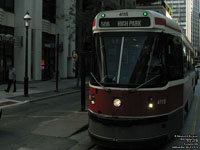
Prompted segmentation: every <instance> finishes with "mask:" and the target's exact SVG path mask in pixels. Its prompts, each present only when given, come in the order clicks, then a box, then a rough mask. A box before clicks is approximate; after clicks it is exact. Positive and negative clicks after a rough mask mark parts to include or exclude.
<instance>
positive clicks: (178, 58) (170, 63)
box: [166, 36, 183, 81]
mask: <svg viewBox="0 0 200 150" xmlns="http://www.w3.org/2000/svg"><path fill="white" fill-rule="evenodd" d="M166 65H167V72H168V79H169V81H170V80H176V79H181V78H183V52H182V42H181V39H180V38H179V37H175V36H169V37H168V44H167V48H166Z"/></svg>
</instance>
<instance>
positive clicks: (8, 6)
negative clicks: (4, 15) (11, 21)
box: [0, 0, 14, 12]
mask: <svg viewBox="0 0 200 150" xmlns="http://www.w3.org/2000/svg"><path fill="white" fill-rule="evenodd" d="M0 8H2V9H3V10H5V11H9V12H14V0H0Z"/></svg>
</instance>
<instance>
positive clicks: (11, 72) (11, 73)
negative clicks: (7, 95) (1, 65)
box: [5, 66, 16, 92]
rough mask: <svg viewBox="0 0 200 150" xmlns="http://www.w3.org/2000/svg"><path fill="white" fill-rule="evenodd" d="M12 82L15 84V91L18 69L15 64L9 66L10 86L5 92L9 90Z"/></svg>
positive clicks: (14, 90)
mask: <svg viewBox="0 0 200 150" xmlns="http://www.w3.org/2000/svg"><path fill="white" fill-rule="evenodd" d="M12 83H13V85H14V88H13V92H16V69H15V67H14V66H10V67H9V76H8V87H7V89H6V90H5V92H9V90H10V87H11V85H12Z"/></svg>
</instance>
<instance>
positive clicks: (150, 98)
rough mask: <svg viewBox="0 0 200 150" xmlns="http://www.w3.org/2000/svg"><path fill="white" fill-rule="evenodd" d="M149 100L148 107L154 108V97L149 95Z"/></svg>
mask: <svg viewBox="0 0 200 150" xmlns="http://www.w3.org/2000/svg"><path fill="white" fill-rule="evenodd" d="M148 101H149V102H148V108H150V109H152V108H153V107H154V105H153V97H149V99H148Z"/></svg>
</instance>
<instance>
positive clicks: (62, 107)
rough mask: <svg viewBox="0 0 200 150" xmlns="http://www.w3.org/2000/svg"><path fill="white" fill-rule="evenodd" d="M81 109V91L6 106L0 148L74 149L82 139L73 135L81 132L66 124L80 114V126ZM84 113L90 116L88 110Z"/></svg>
mask: <svg viewBox="0 0 200 150" xmlns="http://www.w3.org/2000/svg"><path fill="white" fill-rule="evenodd" d="M80 108H81V106H80V92H79V93H72V94H67V95H64V96H59V97H54V98H48V99H44V100H40V101H34V102H29V103H25V104H23V105H18V106H16V107H8V108H6V109H4V110H3V116H2V118H1V120H0V149H1V150H68V149H70V148H72V147H73V146H74V145H76V144H77V143H78V142H79V141H77V140H76V138H75V139H73V138H70V137H71V136H75V135H76V134H78V132H77V133H73V132H70V131H73V127H71V126H70V125H69V126H68V124H67V123H68V121H69V120H70V119H76V118H77V117H78V119H77V120H79V122H77V124H76V126H77V128H79V126H78V125H79V124H80V125H81V122H80V121H81V119H82V118H84V117H82V116H81V115H80V114H83V113H82V112H80ZM79 112H80V114H79ZM85 114H86V115H87V112H85ZM85 118H86V119H87V117H85ZM72 121H73V120H72ZM75 121H76V120H75ZM84 121H85V120H84ZM85 122H87V120H86V121H85ZM55 126H57V127H59V128H56V127H55ZM60 129H62V131H60ZM84 130H86V129H84ZM65 131H67V132H65Z"/></svg>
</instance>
